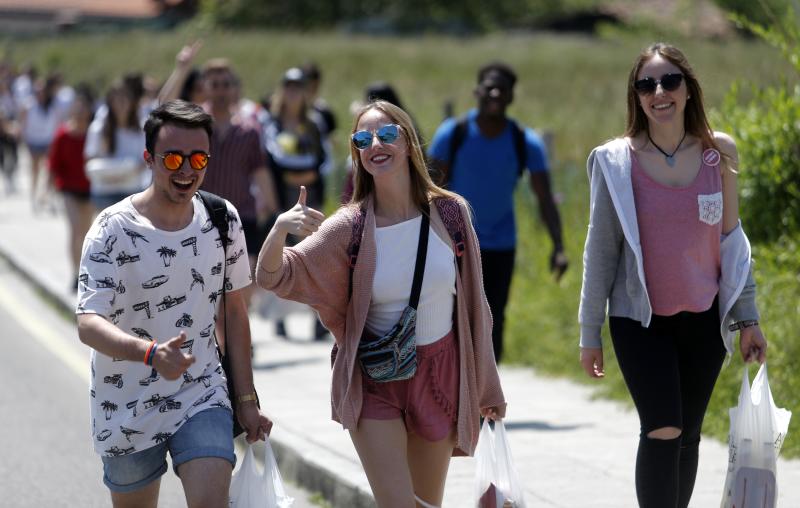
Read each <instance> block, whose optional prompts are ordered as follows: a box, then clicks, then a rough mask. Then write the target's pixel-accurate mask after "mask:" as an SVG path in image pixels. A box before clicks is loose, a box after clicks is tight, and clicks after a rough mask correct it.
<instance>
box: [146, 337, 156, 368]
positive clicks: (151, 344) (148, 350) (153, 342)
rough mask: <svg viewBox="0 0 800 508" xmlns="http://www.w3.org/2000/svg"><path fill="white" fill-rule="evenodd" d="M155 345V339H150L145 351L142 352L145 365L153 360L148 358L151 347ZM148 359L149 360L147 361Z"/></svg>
mask: <svg viewBox="0 0 800 508" xmlns="http://www.w3.org/2000/svg"><path fill="white" fill-rule="evenodd" d="M155 345H156V341H154V340H152V341H150V346H148V348H147V351H146V352H145V353H144V364H145V365H153V363H152V362H153V361H152V360H151V359H150V353H152V352H153V348H154V347H155ZM148 360H150V361H149V362H148Z"/></svg>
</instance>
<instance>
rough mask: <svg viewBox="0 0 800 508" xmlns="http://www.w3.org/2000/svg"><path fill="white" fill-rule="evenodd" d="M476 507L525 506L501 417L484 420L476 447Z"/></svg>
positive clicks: (513, 507)
mask: <svg viewBox="0 0 800 508" xmlns="http://www.w3.org/2000/svg"><path fill="white" fill-rule="evenodd" d="M475 460H476V462H477V467H476V469H475V506H477V507H478V508H525V500H524V498H523V494H522V484H521V483H520V481H519V477H518V476H517V470H516V468H515V467H514V460H513V459H512V457H511V446H510V445H509V443H508V436H507V434H506V427H505V425H503V421H502V420H497V421H495V423H494V431H492V428H491V427H490V426H489V419H488V418H487V419H485V420H483V426H482V427H481V433H480V435H479V436H478V447H477V449H476V450H475Z"/></svg>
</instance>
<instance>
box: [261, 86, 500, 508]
mask: <svg viewBox="0 0 800 508" xmlns="http://www.w3.org/2000/svg"><path fill="white" fill-rule="evenodd" d="M375 138H377V140H378V142H377V143H376V142H375ZM351 142H352V145H351V147H350V155H351V157H352V160H353V171H354V191H353V196H352V198H351V200H350V202H349V203H348V204H346V205H344V206H343V207H342V208H340V209H339V211H337V212H336V213H335V214H334V215H333V216H332V217H329V218H328V219H325V221H324V222H322V223H321V224H320V221H321V218H322V216H321V214H320V213H319V212H317V211H316V210H313V209H312V208H310V207H309V206H308V205H307V203H306V201H305V193H304V192H303V194H301V199H300V200H299V201H298V203H297V204H296V205H295V207H294V208H292V209H291V210H289V211H287V212H285V213H283V214H281V215H280V216H279V217H278V219H277V221H276V223H275V226H274V227H273V229H272V231H270V233H269V236H268V237H267V241H266V242H265V243H264V246H263V247H262V249H261V255H260V256H259V260H258V268H257V270H256V280H257V282H258V284H259V285H260V286H262V287H263V288H265V289H267V290H270V291H274V292H275V293H276V294H277V295H279V296H281V297H283V298H288V299H291V300H295V301H299V302H304V303H308V304H310V305H311V306H312V307H313V308H314V310H316V311H317V312H318V314H319V317H320V319H321V320H322V322H323V323H324V324H325V326H326V327H328V329H329V330H330V331H331V333H332V334H333V335H334V337H335V339H336V347H337V349H336V350H335V351H334V354H333V355H332V356H333V359H334V360H333V372H332V377H333V380H332V383H331V405H332V409H333V416H334V419H335V420H336V421H338V422H340V423H341V424H342V426H343V427H344V428H346V429H347V430H349V431H350V437H351V439H352V441H353V444H354V446H355V448H356V451H357V452H358V455H359V458H360V459H361V463H362V465H363V466H364V470H365V472H366V474H367V478H368V479H369V483H370V486H371V487H372V491H373V494H374V496H375V500H376V502H377V505H378V506H380V507H388V506H414V505H415V502H416V505H417V506H441V504H442V499H443V496H444V486H445V480H446V478H447V470H448V467H449V464H450V457H451V456H452V455H454V454H456V455H472V454H473V453H474V451H475V446H476V443H477V439H478V434H479V430H480V429H479V428H478V421H479V417H480V416H481V415H482V416H484V417H487V418H491V419H499V418H502V417H503V416H504V415H505V409H506V404H505V400H504V396H503V391H502V389H501V387H500V379H499V376H498V374H497V366H496V364H495V361H494V353H493V347H492V335H491V314H490V311H489V306H488V304H487V303H486V299H485V297H484V296H483V290H482V287H483V283H482V280H481V270H480V251H479V249H478V241H477V237H476V235H475V230H474V229H473V228H472V222H471V219H470V213H469V210H468V207H467V204H466V202H465V201H464V199H463V198H462V197H461V196H459V195H457V194H454V193H452V192H449V191H447V190H445V189H442V188H441V187H438V186H437V185H436V184H434V183H433V181H431V177H430V175H429V173H428V167H427V165H426V163H425V158H424V155H423V153H422V148H421V147H420V142H419V138H418V137H417V134H416V131H415V130H414V127H413V124H412V121H411V118H409V116H408V114H406V113H405V112H404V111H403V110H401V109H400V108H398V107H396V106H394V105H392V104H390V103H388V102H384V101H376V102H373V103H370V104H368V105H367V106H364V107H363V108H362V109H361V110H360V111H359V112H358V113H357V114H356V118H355V122H354V127H353V134H352V137H351ZM287 233H294V234H302V235H311V238H309V239H308V240H305V241H302V242H300V243H299V244H298V245H296V246H295V247H289V248H286V249H284V245H285V238H286V235H287Z"/></svg>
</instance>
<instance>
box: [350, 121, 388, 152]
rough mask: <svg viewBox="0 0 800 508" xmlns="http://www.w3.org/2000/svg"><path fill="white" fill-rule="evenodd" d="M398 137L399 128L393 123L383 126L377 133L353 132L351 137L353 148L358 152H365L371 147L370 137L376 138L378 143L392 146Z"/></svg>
mask: <svg viewBox="0 0 800 508" xmlns="http://www.w3.org/2000/svg"><path fill="white" fill-rule="evenodd" d="M399 135H400V126H399V125H395V124H393V123H390V124H387V125H384V126H383V127H381V128H380V129H378V130H377V131H375V132H374V133H373V132H370V131H358V132H354V133H353V136H352V138H351V139H352V140H353V146H355V147H356V148H358V149H359V150H366V149H367V148H369V147H370V145H372V137H373V136H377V137H378V141H380V142H381V143H387V144H392V143H394V142H395V141H396V140H397V137H398V136H399Z"/></svg>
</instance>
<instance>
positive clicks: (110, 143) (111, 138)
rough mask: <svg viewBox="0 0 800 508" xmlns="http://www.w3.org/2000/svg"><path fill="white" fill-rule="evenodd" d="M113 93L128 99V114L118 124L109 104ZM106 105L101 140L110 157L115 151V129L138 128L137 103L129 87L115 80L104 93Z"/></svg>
mask: <svg viewBox="0 0 800 508" xmlns="http://www.w3.org/2000/svg"><path fill="white" fill-rule="evenodd" d="M115 95H126V96H127V97H128V100H129V101H130V109H129V110H128V116H127V117H126V118H123V119H122V121H123V122H125V123H123V124H122V125H118V119H117V117H116V115H115V114H114V107H113V105H112V104H111V103H112V101H113V97H114V96H115ZM106 107H107V108H108V116H106V119H105V123H104V125H103V131H102V133H103V140H104V141H105V143H106V150H107V151H108V154H107V155H108V156H109V157H110V156H113V155H114V154H115V152H116V151H117V129H132V130H138V129H139V104H137V103H136V99H135V97H134V94H133V93H132V92H131V90H130V88H128V87H127V86H125V83H124V82H123V81H122V80H117V81H115V82H114V83H113V84H112V85H111V88H109V89H108V92H107V93H106Z"/></svg>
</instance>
